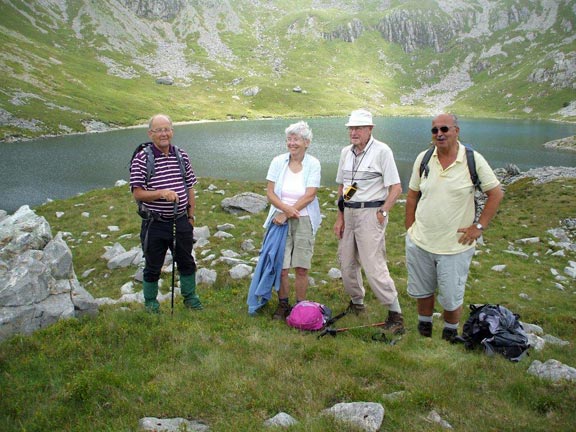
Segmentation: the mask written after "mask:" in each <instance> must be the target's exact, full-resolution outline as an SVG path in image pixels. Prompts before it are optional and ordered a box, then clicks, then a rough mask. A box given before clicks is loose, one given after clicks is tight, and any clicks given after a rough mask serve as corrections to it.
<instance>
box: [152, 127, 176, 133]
mask: <svg viewBox="0 0 576 432" xmlns="http://www.w3.org/2000/svg"><path fill="white" fill-rule="evenodd" d="M172 131H173V129H172V128H156V129H150V132H152V133H155V134H161V133H169V132H172Z"/></svg>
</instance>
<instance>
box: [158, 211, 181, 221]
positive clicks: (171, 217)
mask: <svg viewBox="0 0 576 432" xmlns="http://www.w3.org/2000/svg"><path fill="white" fill-rule="evenodd" d="M186 214H187V213H186V212H182V213H179V214H177V215H176V219H180V218H182V217H184V216H186ZM151 219H154V220H155V221H159V222H173V221H174V215H173V214H171V215H163V214H159V213H154V214H153V216H152V217H151Z"/></svg>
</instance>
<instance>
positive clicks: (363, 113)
mask: <svg viewBox="0 0 576 432" xmlns="http://www.w3.org/2000/svg"><path fill="white" fill-rule="evenodd" d="M349 126H374V123H372V113H371V112H370V111H367V110H365V109H359V110H355V111H352V113H351V114H350V119H349V120H348V123H346V127H349Z"/></svg>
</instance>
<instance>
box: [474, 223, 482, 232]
mask: <svg viewBox="0 0 576 432" xmlns="http://www.w3.org/2000/svg"><path fill="white" fill-rule="evenodd" d="M476 228H477V229H479V230H480V231H484V226H483V225H482V224H481V223H477V224H476Z"/></svg>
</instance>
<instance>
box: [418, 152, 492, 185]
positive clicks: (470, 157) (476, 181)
mask: <svg viewBox="0 0 576 432" xmlns="http://www.w3.org/2000/svg"><path fill="white" fill-rule="evenodd" d="M464 147H465V148H466V163H467V165H468V172H469V173H470V180H472V184H473V185H474V188H475V189H478V190H481V189H480V184H481V181H480V178H479V177H478V172H477V171H476V159H475V158H474V149H473V148H472V147H470V146H468V145H464ZM432 154H434V146H431V147H430V148H429V149H428V150H426V153H424V157H422V161H421V162H420V177H422V174H424V178H426V177H428V173H429V172H430V168H429V167H428V163H429V162H430V159H431V158H432Z"/></svg>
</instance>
